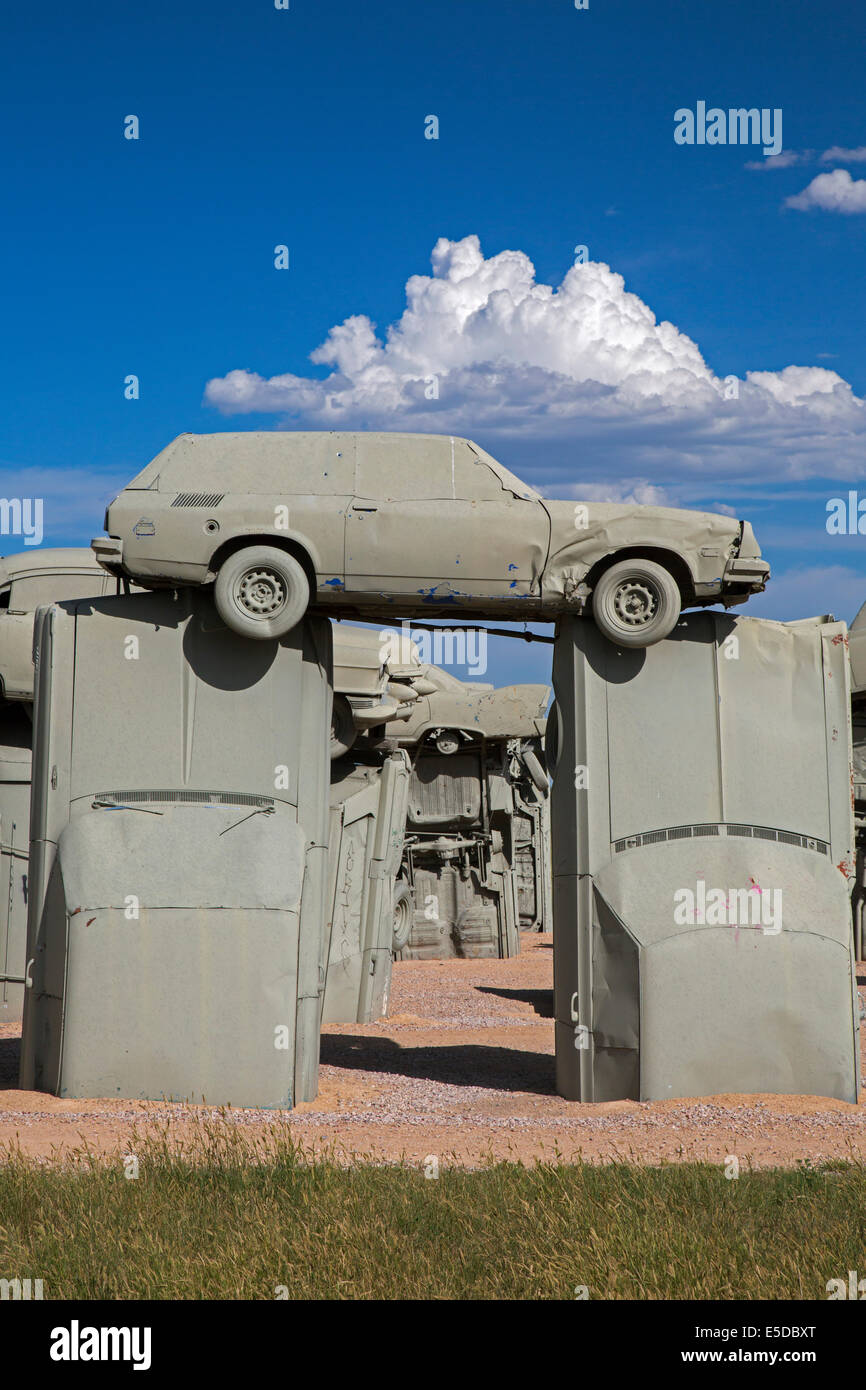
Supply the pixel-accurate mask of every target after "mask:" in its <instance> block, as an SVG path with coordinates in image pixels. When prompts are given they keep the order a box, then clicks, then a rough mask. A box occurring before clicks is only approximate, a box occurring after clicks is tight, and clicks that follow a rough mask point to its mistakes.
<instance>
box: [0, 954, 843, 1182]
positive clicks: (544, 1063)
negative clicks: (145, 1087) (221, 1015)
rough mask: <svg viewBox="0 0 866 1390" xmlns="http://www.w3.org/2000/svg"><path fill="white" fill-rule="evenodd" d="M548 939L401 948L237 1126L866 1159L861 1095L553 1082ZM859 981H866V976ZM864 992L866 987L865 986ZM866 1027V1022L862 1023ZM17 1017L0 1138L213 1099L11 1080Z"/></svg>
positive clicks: (393, 1140)
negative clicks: (583, 1092) (593, 1092)
mask: <svg viewBox="0 0 866 1390" xmlns="http://www.w3.org/2000/svg"><path fill="white" fill-rule="evenodd" d="M552 956H553V952H552V942H551V939H550V937H549V936H534V935H530V936H524V938H523V952H522V954H521V955H520V956H519V957H517V958H515V959H514V960H508V961H455V960H452V961H405V962H401V963H399V964H398V965H396V966H395V969H394V983H393V988H392V995H391V1012H390V1015H389V1017H388V1018H387V1019H385V1020H383V1021H382V1022H380V1023H377V1024H370V1025H365V1026H362V1025H357V1024H339V1025H330V1026H328V1027H327V1028H326V1029H325V1030H324V1034H323V1038H322V1062H321V1068H320V1086H319V1096H318V1098H317V1099H316V1100H315V1101H310V1102H307V1103H305V1104H302V1105H299V1106H298V1107H297V1108H296V1109H295V1110H294V1111H292V1112H280V1113H279V1114H275V1112H273V1111H260V1110H242V1111H233V1112H231V1113H230V1116H229V1119H230V1122H231V1123H232V1124H235V1125H238V1126H240V1127H242V1128H244V1129H255V1128H256V1127H262V1126H264V1125H272V1124H274V1122H275V1121H277V1122H285V1123H286V1124H287V1125H288V1126H289V1127H290V1129H291V1130H292V1132H293V1133H295V1134H296V1135H297V1136H298V1138H299V1139H301V1140H302V1141H303V1142H304V1143H306V1144H309V1145H311V1146H313V1147H315V1148H321V1147H323V1146H326V1147H328V1148H331V1149H333V1150H334V1151H335V1152H336V1153H337V1154H338V1155H340V1156H342V1157H343V1158H346V1159H348V1158H351V1157H352V1156H358V1155H366V1156H369V1157H371V1158H375V1159H379V1160H386V1161H387V1160H395V1159H399V1158H401V1157H402V1158H406V1159H407V1160H410V1161H415V1162H420V1161H422V1160H424V1159H425V1158H427V1157H428V1156H429V1155H431V1154H436V1155H437V1156H438V1157H439V1158H440V1159H441V1160H442V1161H443V1162H445V1163H455V1162H456V1163H462V1164H477V1163H480V1162H483V1161H485V1160H487V1159H489V1158H491V1157H501V1158H505V1157H510V1158H521V1159H532V1158H536V1157H540V1158H547V1159H561V1160H568V1159H574V1158H576V1157H577V1156H578V1155H582V1156H583V1157H585V1158H587V1159H592V1160H610V1159H614V1158H625V1159H630V1160H633V1161H643V1162H650V1163H657V1162H660V1161H662V1160H672V1161H676V1160H677V1159H684V1158H692V1159H694V1158H703V1159H709V1160H711V1161H714V1162H723V1161H724V1160H725V1158H726V1157H727V1156H728V1155H729V1154H736V1155H737V1157H738V1158H739V1159H740V1162H741V1164H748V1163H752V1164H754V1165H755V1166H765V1165H769V1164H789V1165H793V1164H796V1163H802V1162H805V1161H810V1162H812V1163H816V1162H820V1161H822V1160H826V1159H830V1158H840V1157H845V1158H848V1157H859V1158H863V1157H866V1105H864V1106H853V1105H846V1104H845V1103H843V1102H841V1101H834V1100H828V1099H825V1098H822V1097H816V1096H772V1095H763V1096H742V1095H728V1096H713V1097H706V1098H701V1099H697V1100H679V1101H662V1102H652V1103H649V1102H644V1103H639V1102H635V1101H615V1102H610V1103H608V1104H602V1105H575V1104H573V1103H569V1102H567V1101H564V1100H562V1099H561V1098H560V1097H559V1096H557V1095H556V1093H555V1090H554V1067H553V1053H554V1042H553V1020H552V1012H553V998H552V968H553V960H552ZM860 980H861V981H862V983H863V985H864V986H866V974H861V976H860ZM863 993H864V990H862V989H861V994H863ZM864 1032H866V1030H864ZM17 1034H18V1029H17V1028H16V1027H15V1026H14V1025H0V1144H2V1143H3V1142H8V1141H9V1140H12V1139H17V1141H18V1142H20V1144H21V1147H22V1149H24V1150H25V1151H26V1152H30V1153H33V1154H35V1155H41V1156H44V1157H49V1156H52V1155H53V1154H56V1153H58V1152H62V1150H63V1149H64V1148H65V1147H67V1146H74V1145H76V1144H78V1143H80V1142H81V1140H82V1139H83V1138H86V1139H87V1141H88V1142H89V1143H90V1144H91V1145H92V1146H93V1148H94V1149H96V1150H97V1151H110V1150H113V1149H115V1148H117V1147H123V1146H124V1145H125V1144H126V1143H127V1142H128V1136H129V1130H130V1127H131V1126H132V1125H133V1124H137V1125H138V1126H139V1128H141V1127H142V1125H145V1126H146V1125H150V1124H155V1123H159V1124H162V1125H165V1124H168V1125H169V1126H170V1128H171V1131H172V1133H176V1134H177V1137H178V1138H181V1137H183V1136H184V1135H187V1134H188V1133H189V1132H190V1130H191V1126H192V1125H193V1124H194V1123H195V1122H196V1120H197V1119H198V1118H200V1117H201V1116H202V1115H205V1114H211V1115H217V1114H218V1113H219V1112H217V1111H214V1110H208V1109H207V1108H206V1107H202V1106H185V1105H167V1104H165V1103H158V1102H131V1101H111V1100H94V1101H83V1100H59V1099H57V1098H56V1097H53V1096H46V1095H43V1094H40V1093H35V1092H25V1091H19V1090H15V1089H13V1088H14V1087H15V1085H16V1082H17V1058H18V1047H19V1044H18V1036H17Z"/></svg>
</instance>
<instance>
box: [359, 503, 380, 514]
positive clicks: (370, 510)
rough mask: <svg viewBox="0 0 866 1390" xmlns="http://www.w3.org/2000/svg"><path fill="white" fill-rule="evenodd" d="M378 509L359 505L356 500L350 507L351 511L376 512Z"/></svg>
mask: <svg viewBox="0 0 866 1390" xmlns="http://www.w3.org/2000/svg"><path fill="white" fill-rule="evenodd" d="M378 510H379V508H378V507H359V506H358V504H357V502H356V503H355V505H354V506H353V508H352V511H353V512H377V511H378Z"/></svg>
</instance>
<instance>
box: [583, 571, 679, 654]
mask: <svg viewBox="0 0 866 1390" xmlns="http://www.w3.org/2000/svg"><path fill="white" fill-rule="evenodd" d="M681 607H682V599H681V597H680V591H679V586H678V584H677V582H676V580H675V579H674V577H673V575H672V574H671V573H670V571H669V570H666V569H665V568H664V566H663V565H659V564H657V563H656V561H655V560H641V559H635V560H620V561H619V562H618V563H617V564H615V565H611V567H610V569H609V570H606V571H605V573H604V574H603V575H602V576H601V579H600V580H599V581H598V583H597V584H596V586H595V588H594V589H593V593H592V616H593V618H594V620H595V625H596V627H597V628H598V630H599V632H602V633H603V634H604V636H605V637H607V638H608V639H609V641H611V642H614V643H615V644H616V646H618V647H651V646H653V644H654V643H656V642H661V641H662V640H663V638H665V637H667V636H668V635H669V634H670V633H671V632H673V630H674V628H675V627H676V624H677V620H678V619H679V616H680V609H681Z"/></svg>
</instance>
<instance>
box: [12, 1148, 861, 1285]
mask: <svg viewBox="0 0 866 1390" xmlns="http://www.w3.org/2000/svg"><path fill="white" fill-rule="evenodd" d="M131 1151H132V1152H134V1153H135V1154H136V1157H137V1159H138V1177H137V1178H133V1177H127V1176H125V1168H124V1162H123V1157H122V1156H121V1155H118V1157H117V1159H116V1161H113V1162H108V1163H106V1162H105V1161H103V1160H96V1159H94V1158H92V1157H91V1156H90V1155H89V1154H88V1153H87V1152H86V1151H85V1150H81V1151H79V1152H78V1154H77V1155H76V1158H75V1160H74V1161H73V1162H71V1163H67V1164H65V1166H63V1167H59V1166H48V1165H45V1164H44V1163H43V1164H38V1163H35V1162H33V1161H31V1160H27V1159H25V1158H23V1157H22V1156H20V1155H18V1154H16V1153H14V1152H11V1151H10V1152H8V1153H6V1154H4V1155H3V1158H2V1162H0V1278H10V1279H11V1278H21V1279H24V1278H28V1277H29V1278H31V1279H37V1278H40V1279H42V1280H43V1287H44V1297H45V1298H46V1299H49V1298H87V1299H89V1298H109V1299H125V1298H162V1299H197V1298H204V1299H214V1298H231V1299H273V1298H276V1297H280V1296H282V1297H286V1296H288V1297H290V1298H352V1299H358V1298H388V1299H395V1298H425V1299H430V1298H434V1299H435V1298H446V1299H454V1298H457V1299H467V1298H489V1299H512V1298H521V1299H522V1298H534V1299H537V1298H552V1299H563V1298H564V1299H573V1298H574V1297H575V1296H576V1292H575V1291H576V1289H577V1288H578V1286H585V1288H586V1290H587V1294H588V1297H589V1298H596V1299H616V1298H640V1299H678V1298H721V1299H787V1298H808V1299H816V1298H818V1299H821V1298H826V1297H827V1294H826V1284H827V1281H828V1280H829V1279H831V1278H836V1277H841V1278H845V1277H846V1272H847V1271H848V1270H849V1269H859V1268H862V1269H863V1271H864V1273H866V1246H864V1234H866V1233H864V1227H866V1169H864V1168H863V1167H862V1166H861V1165H860V1164H856V1163H852V1164H849V1165H845V1164H841V1163H838V1162H837V1163H834V1164H833V1165H828V1166H826V1167H808V1166H807V1167H804V1168H800V1169H798V1170H793V1171H792V1170H790V1169H774V1170H766V1169H764V1170H762V1171H755V1172H749V1171H742V1172H741V1174H740V1176H739V1178H736V1179H727V1178H726V1177H725V1171H724V1168H723V1167H719V1166H715V1165H710V1164H686V1163H682V1164H670V1165H668V1166H665V1167H661V1168H650V1167H641V1166H632V1165H629V1164H625V1163H621V1164H613V1165H606V1166H599V1165H590V1164H580V1165H573V1164H570V1165H560V1164H557V1163H555V1162H551V1163H544V1164H537V1165H528V1166H523V1165H521V1164H517V1163H501V1162H500V1163H495V1164H494V1163H491V1164H490V1165H489V1166H487V1167H485V1168H482V1169H476V1170H474V1171H467V1170H466V1169H460V1168H456V1167H455V1168H449V1167H448V1164H447V1160H446V1159H444V1158H443V1159H442V1160H441V1168H440V1173H439V1176H438V1178H427V1177H425V1175H424V1170H423V1168H421V1167H417V1166H411V1167H410V1166H408V1165H405V1166H400V1165H392V1166H381V1165H375V1164H372V1163H357V1164H354V1165H352V1166H347V1165H345V1164H342V1163H339V1162H336V1161H334V1159H333V1157H326V1158H321V1157H318V1158H317V1157H315V1156H313V1155H311V1154H304V1153H303V1152H302V1151H301V1150H300V1149H299V1148H298V1147H297V1146H296V1145H294V1144H293V1143H292V1142H291V1140H290V1139H289V1137H288V1136H287V1134H286V1132H285V1131H284V1130H280V1129H279V1127H278V1126H274V1127H273V1128H272V1129H271V1130H269V1131H268V1132H267V1133H265V1134H264V1135H260V1136H259V1137H258V1138H256V1139H250V1138H249V1137H248V1136H247V1135H246V1134H244V1133H243V1132H242V1131H241V1130H240V1128H239V1127H237V1126H235V1125H232V1124H209V1125H206V1126H204V1127H203V1129H202V1131H201V1134H200V1135H199V1136H198V1137H197V1138H196V1141H195V1143H194V1145H191V1146H190V1147H189V1148H188V1149H187V1151H183V1150H181V1151H180V1152H178V1151H177V1150H176V1149H173V1148H172V1147H171V1146H170V1145H169V1143H168V1140H167V1137H166V1135H165V1134H162V1135H160V1136H157V1137H154V1136H153V1134H152V1133H151V1135H150V1136H149V1137H148V1138H147V1139H142V1140H141V1142H140V1143H136V1144H135V1145H134V1146H132V1147H131ZM126 1166H127V1168H131V1165H129V1164H127V1165H126Z"/></svg>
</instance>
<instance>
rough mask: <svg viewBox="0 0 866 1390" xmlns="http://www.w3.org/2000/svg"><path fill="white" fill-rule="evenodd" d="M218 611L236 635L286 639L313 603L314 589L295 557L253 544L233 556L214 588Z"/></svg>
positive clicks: (227, 561) (286, 552)
mask: <svg viewBox="0 0 866 1390" xmlns="http://www.w3.org/2000/svg"><path fill="white" fill-rule="evenodd" d="M214 602H215V604H216V610H217V612H218V613H219V615H220V617H221V618H222V620H223V622H224V623H225V625H226V627H228V628H231V630H232V632H237V633H239V634H240V636H241V637H253V638H257V639H258V640H260V641H268V640H273V639H274V638H277V637H285V635H286V633H287V632H291V630H292V628H293V627H296V626H297V624H298V623H299V622H300V621H301V619H302V618H303V616H304V614H305V613H306V611H307V607H308V605H309V602H310V584H309V580H308V579H307V576H306V574H305V573H304V569H303V566H302V565H301V564H300V562H299V561H298V560H296V559H295V557H294V555H290V554H289V553H288V551H286V550H279V549H278V548H277V547H276V546H271V545H249V546H246V547H245V548H244V549H243V550H236V551H235V553H234V555H229V557H228V559H226V560H224V561H223V563H222V564H221V566H220V568H219V573H218V574H217V577H216V584H215V586H214Z"/></svg>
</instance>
